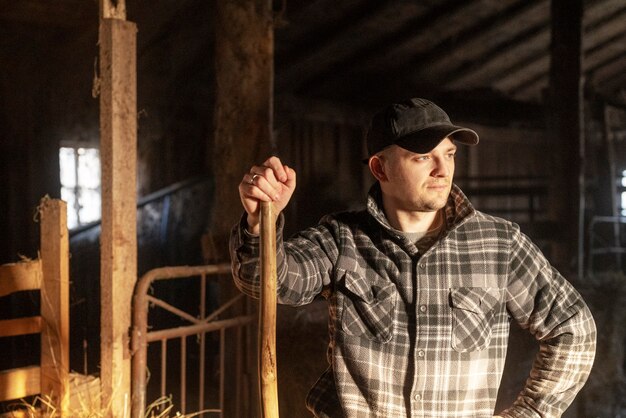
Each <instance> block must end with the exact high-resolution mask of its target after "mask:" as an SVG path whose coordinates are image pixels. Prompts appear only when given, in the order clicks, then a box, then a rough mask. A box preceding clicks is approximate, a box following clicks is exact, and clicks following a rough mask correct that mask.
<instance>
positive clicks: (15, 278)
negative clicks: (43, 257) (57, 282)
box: [0, 260, 42, 297]
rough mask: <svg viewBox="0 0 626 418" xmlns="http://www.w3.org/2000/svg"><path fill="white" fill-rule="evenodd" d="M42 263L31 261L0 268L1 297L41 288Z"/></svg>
mask: <svg viewBox="0 0 626 418" xmlns="http://www.w3.org/2000/svg"><path fill="white" fill-rule="evenodd" d="M41 278H42V275H41V262H40V261H39V260H29V261H23V262H20V263H11V264H3V265H1V266H0V297H2V296H7V295H10V294H11V293H15V292H20V291H23V290H38V289H39V288H40V287H41Z"/></svg>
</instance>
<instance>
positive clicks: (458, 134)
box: [395, 125, 478, 154]
mask: <svg viewBox="0 0 626 418" xmlns="http://www.w3.org/2000/svg"><path fill="white" fill-rule="evenodd" d="M448 137H449V138H450V139H452V140H453V141H455V142H460V143H461V144H465V145H476V144H478V134H477V133H476V132H474V131H473V130H471V129H469V128H463V127H461V126H455V125H440V126H431V127H429V128H426V129H422V130H420V131H417V132H413V133H410V134H408V135H405V136H403V137H401V138H398V139H397V140H396V142H395V144H396V145H398V146H400V147H402V148H404V149H407V150H409V151H412V152H416V153H418V154H425V153H428V152H430V151H431V150H432V149H433V148H435V147H436V146H437V145H438V144H439V143H440V142H441V141H443V140H444V139H445V138H448Z"/></svg>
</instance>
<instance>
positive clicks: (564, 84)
mask: <svg viewBox="0 0 626 418" xmlns="http://www.w3.org/2000/svg"><path fill="white" fill-rule="evenodd" d="M551 1H552V3H551V13H552V41H551V49H550V53H551V60H550V62H551V64H550V89H549V96H548V101H549V103H548V110H549V130H550V132H551V134H552V136H553V138H554V140H555V145H556V147H557V148H556V150H555V155H556V156H557V158H555V159H554V164H553V170H554V171H553V173H554V179H555V180H554V181H553V182H552V187H553V190H552V193H550V194H549V196H550V200H549V202H548V206H549V209H548V210H549V212H550V217H551V219H555V220H560V221H562V222H563V225H564V226H565V228H564V229H565V231H566V235H567V239H566V240H564V241H563V242H560V243H558V245H556V246H555V251H554V254H553V262H554V264H555V265H556V266H557V268H559V270H561V271H564V272H565V273H566V274H571V273H577V274H578V277H579V278H582V277H581V276H582V266H583V260H582V258H583V253H582V245H583V241H584V229H583V228H584V222H583V221H584V218H583V215H584V175H583V174H584V166H583V161H584V139H583V134H582V132H583V117H582V114H583V83H582V59H581V56H582V16H583V0H551Z"/></svg>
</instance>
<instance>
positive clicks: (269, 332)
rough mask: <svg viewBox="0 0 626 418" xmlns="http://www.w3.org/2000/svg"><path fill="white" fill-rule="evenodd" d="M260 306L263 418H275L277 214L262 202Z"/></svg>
mask: <svg viewBox="0 0 626 418" xmlns="http://www.w3.org/2000/svg"><path fill="white" fill-rule="evenodd" d="M260 255H261V306H260V310H259V376H260V380H261V382H260V396H261V411H262V417H263V418H278V389H277V386H278V381H277V379H278V371H277V368H276V211H275V209H274V204H273V203H271V202H261V254H260Z"/></svg>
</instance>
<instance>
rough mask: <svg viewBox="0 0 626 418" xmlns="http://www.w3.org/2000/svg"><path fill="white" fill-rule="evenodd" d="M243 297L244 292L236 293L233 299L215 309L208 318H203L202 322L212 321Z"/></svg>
mask: <svg viewBox="0 0 626 418" xmlns="http://www.w3.org/2000/svg"><path fill="white" fill-rule="evenodd" d="M242 298H243V293H240V294H238V295H236V296H235V297H233V298H232V299H231V300H229V301H228V302H226V303H225V304H223V305H222V306H220V307H219V308H218V309H216V310H214V311H213V312H212V313H211V315H209V316H207V317H206V318H204V319H202V320H201V322H210V321H212V320H213V319H214V318H216V317H217V316H219V315H220V314H221V313H222V312H224V311H225V310H227V309H228V308H230V307H231V306H233V305H234V304H235V303H237V302H239V301H240V300H241V299H242Z"/></svg>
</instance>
